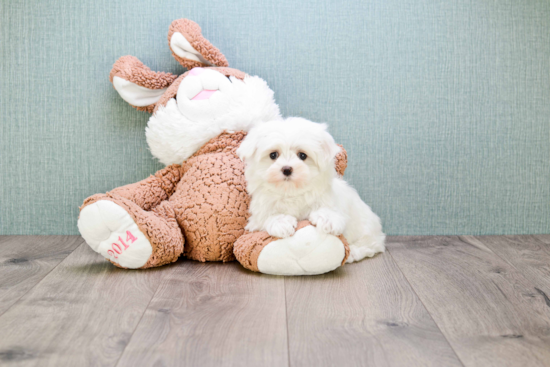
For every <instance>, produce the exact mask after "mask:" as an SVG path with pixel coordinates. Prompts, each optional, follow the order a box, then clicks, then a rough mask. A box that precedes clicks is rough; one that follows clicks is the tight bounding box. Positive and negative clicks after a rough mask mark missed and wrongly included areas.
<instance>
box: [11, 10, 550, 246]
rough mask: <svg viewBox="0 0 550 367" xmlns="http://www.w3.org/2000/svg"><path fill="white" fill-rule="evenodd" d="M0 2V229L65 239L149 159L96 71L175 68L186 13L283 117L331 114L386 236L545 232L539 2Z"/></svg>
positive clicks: (549, 183)
mask: <svg viewBox="0 0 550 367" xmlns="http://www.w3.org/2000/svg"><path fill="white" fill-rule="evenodd" d="M0 6H1V12H0V19H1V25H0V26H1V32H0V58H1V59H0V63H1V64H0V65H1V75H0V76H1V78H0V85H1V91H0V93H1V95H0V113H1V114H0V116H1V117H0V118H1V128H0V132H1V136H0V144H1V146H0V175H1V181H0V184H1V186H0V233H1V234H77V233H78V231H77V228H76V219H77V216H78V206H79V205H80V204H81V202H82V200H83V199H84V198H86V197H87V196H89V195H91V194H94V193H97V192H105V191H107V190H110V189H112V188H114V187H117V186H120V185H123V184H127V183H131V182H135V181H138V180H140V179H143V178H145V177H147V176H148V175H149V174H151V173H154V172H155V171H156V170H157V169H159V168H161V165H160V164H159V163H156V162H155V161H154V160H153V158H152V157H151V155H150V153H149V151H148V149H147V145H146V142H145V134H144V128H145V125H146V122H147V119H148V115H147V114H145V113H141V112H137V111H135V110H133V109H132V108H131V107H130V106H128V105H127V104H126V103H125V102H123V101H122V99H121V98H120V97H119V96H118V95H117V94H116V92H115V91H114V89H113V88H112V87H111V85H110V83H109V80H108V75H109V70H110V68H111V66H112V64H113V63H114V61H115V60H116V59H117V58H118V57H120V56H122V55H127V54H130V55H135V56H137V57H139V58H140V59H141V60H142V61H143V62H145V63H146V64H147V65H149V66H150V67H151V68H152V69H153V70H161V71H170V72H174V73H181V72H182V70H183V69H182V68H181V67H180V66H179V65H178V64H177V63H176V62H175V61H174V60H173V58H172V57H171V54H170V51H169V49H168V45H167V40H166V35H167V31H168V26H169V24H170V22H171V21H172V20H174V19H177V18H184V17H186V18H189V19H192V20H195V21H196V22H198V23H199V24H200V25H201V26H202V28H203V33H204V34H205V35H206V37H207V38H208V39H210V40H211V41H212V43H213V44H214V45H216V46H218V47H219V48H220V49H221V50H222V51H223V52H224V53H225V55H226V56H227V59H228V60H229V62H230V65H231V66H233V67H235V68H238V69H241V70H243V71H246V72H248V73H249V74H257V75H260V76H261V77H262V78H264V79H265V80H267V82H268V83H269V84H270V86H271V87H272V89H273V90H274V91H275V94H276V98H277V100H278V102H279V103H280V106H281V110H282V112H283V113H284V114H285V115H299V116H303V117H307V118H309V119H312V120H315V121H323V122H327V123H329V125H330V126H331V131H332V132H333V134H334V135H335V137H336V139H337V140H338V141H339V142H341V143H342V144H344V145H345V147H346V148H347V150H348V152H349V160H350V164H349V168H348V171H347V173H346V176H347V178H348V180H349V181H350V182H351V183H352V184H353V185H354V186H355V187H356V188H357V189H358V191H359V192H360V194H361V196H362V197H363V198H364V200H365V201H366V202H367V203H369V204H370V205H371V206H372V207H373V209H374V210H375V212H377V213H378V214H379V215H380V217H381V218H382V220H383V223H384V226H385V229H386V231H387V233H388V234H411V235H412V234H466V233H471V234H510V233H549V232H550V2H548V1H545V0H538V1H537V0H525V1H516V0H503V1H485V0H481V1H470V0H457V1H435V0H351V1H348V0H337V1H320V0H316V1H296V0H269V1H267V0H262V1H244V0H238V1H233V2H229V1H209V0H201V1H182V0H178V1H163V2H161V1H159V2H152V1H142V0H139V1H135V0H122V1H116V2H114V1H111V0H108V1H107V0H96V1H88V2H87V3H84V2H80V1H60V0H44V1H31V2H29V1H22V0H17V1H13V0H10V1H2V3H1V5H0Z"/></svg>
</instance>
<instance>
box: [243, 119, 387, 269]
mask: <svg viewBox="0 0 550 367" xmlns="http://www.w3.org/2000/svg"><path fill="white" fill-rule="evenodd" d="M339 150H340V148H339V147H338V146H337V145H336V143H335V142H334V139H333V138H332V136H331V135H330V134H329V133H328V132H327V131H326V125H324V124H317V123H314V122H311V121H308V120H305V119H302V118H288V119H286V120H284V121H270V122H267V123H265V124H261V125H257V126H256V127H254V128H253V129H252V130H251V131H250V133H249V134H248V136H247V137H246V138H245V140H244V141H243V143H242V144H241V146H240V147H239V149H238V150H237V154H239V156H240V157H241V159H243V160H244V161H245V163H246V169H245V176H246V179H247V189H248V192H249V193H250V195H251V202H250V214H251V216H250V218H249V222H248V225H247V227H246V229H247V230H249V231H262V230H265V231H267V232H268V233H269V234H270V235H272V236H275V237H280V238H285V237H288V236H291V235H292V234H293V233H294V230H295V227H296V225H295V220H297V221H299V220H304V219H308V220H309V221H311V222H312V223H313V224H315V225H316V226H317V228H318V229H319V230H320V231H322V232H324V233H327V234H333V235H339V234H343V235H344V236H345V237H346V239H347V240H348V242H349V244H350V257H349V258H348V262H353V261H358V260H361V259H363V258H364V257H367V256H368V257H371V256H373V255H374V254H376V253H378V252H383V251H384V249H385V246H384V240H385V235H384V233H383V232H382V225H381V223H380V218H378V216H377V215H376V214H374V213H373V212H372V210H371V209H370V207H369V206H368V205H367V204H365V203H364V202H363V201H362V200H361V198H360V197H359V195H358V194H357V192H356V191H355V190H354V189H353V188H352V187H350V186H349V185H348V184H347V183H346V182H345V181H344V180H343V179H342V178H339V177H337V174H336V170H335V168H334V160H335V156H336V154H337V153H338V152H339ZM273 152H277V153H278V157H277V158H276V159H275V160H273V159H272V158H271V157H270V153H273ZM299 153H305V154H307V158H306V159H305V160H301V159H300V158H299ZM283 167H292V170H293V171H292V174H291V175H290V176H285V175H284V174H283V172H282V170H283ZM289 217H290V218H294V220H291V219H289Z"/></svg>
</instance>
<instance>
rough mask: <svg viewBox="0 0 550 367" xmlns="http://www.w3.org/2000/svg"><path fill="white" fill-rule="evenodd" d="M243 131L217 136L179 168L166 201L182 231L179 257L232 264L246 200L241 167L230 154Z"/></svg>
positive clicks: (247, 197) (242, 226)
mask: <svg viewBox="0 0 550 367" xmlns="http://www.w3.org/2000/svg"><path fill="white" fill-rule="evenodd" d="M245 135H246V133H244V132H236V133H232V134H230V133H223V134H221V135H219V136H218V137H216V138H214V139H212V140H210V141H209V142H208V143H207V144H206V145H205V146H203V147H202V148H201V149H200V150H199V151H198V152H197V153H195V154H194V155H193V156H192V157H191V158H189V159H188V160H187V161H186V162H184V164H183V165H182V170H183V171H184V172H185V173H184V175H183V177H182V180H181V181H180V183H179V184H178V187H177V190H176V192H175V193H174V195H172V197H171V198H170V202H171V203H172V206H173V207H174V210H175V212H176V218H177V220H178V223H179V225H180V227H182V228H183V229H184V233H185V239H186V246H185V255H186V256H187V257H189V258H191V259H194V260H198V261H224V262H225V261H232V260H234V259H235V256H234V255H233V244H234V243H235V241H236V240H237V239H238V238H239V237H240V236H241V235H242V234H243V233H244V227H245V226H246V223H247V220H248V216H249V214H248V206H249V202H250V198H249V196H248V193H247V192H246V182H245V179H244V164H243V162H242V161H241V160H240V159H239V158H238V157H237V155H236V153H235V151H236V149H237V148H238V146H239V144H240V142H241V141H242V139H244V137H245Z"/></svg>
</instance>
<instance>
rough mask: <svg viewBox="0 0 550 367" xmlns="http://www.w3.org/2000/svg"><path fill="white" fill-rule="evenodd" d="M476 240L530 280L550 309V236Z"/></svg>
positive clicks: (483, 237)
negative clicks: (546, 300)
mask: <svg viewBox="0 0 550 367" xmlns="http://www.w3.org/2000/svg"><path fill="white" fill-rule="evenodd" d="M476 238H477V239H478V240H479V241H481V242H483V243H484V244H485V245H487V247H489V248H490V249H491V250H493V252H494V253H495V254H497V255H498V256H500V257H501V258H502V259H504V260H506V261H507V262H508V263H509V264H511V265H512V266H514V267H515V268H516V269H517V270H519V272H520V273H522V274H523V275H524V276H525V278H527V279H529V281H530V282H531V283H533V284H534V285H535V287H536V288H535V291H536V292H537V293H539V294H540V295H541V296H543V297H544V298H545V299H548V306H549V307H550V298H549V297H550V235H538V236H482V237H476Z"/></svg>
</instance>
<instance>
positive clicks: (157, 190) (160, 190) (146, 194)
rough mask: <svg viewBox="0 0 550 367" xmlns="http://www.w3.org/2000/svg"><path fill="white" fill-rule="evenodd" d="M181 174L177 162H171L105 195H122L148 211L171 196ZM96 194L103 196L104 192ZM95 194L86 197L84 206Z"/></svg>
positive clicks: (181, 171)
mask: <svg viewBox="0 0 550 367" xmlns="http://www.w3.org/2000/svg"><path fill="white" fill-rule="evenodd" d="M182 176H183V170H182V167H181V166H180V165H179V164H173V165H171V166H168V167H165V168H163V169H161V170H159V171H158V172H157V173H155V174H154V175H151V176H149V177H148V178H146V179H145V180H141V181H139V182H136V183H133V184H129V185H125V186H121V187H118V188H116V189H114V190H111V191H109V192H108V193H107V195H108V196H118V197H123V198H125V199H128V200H130V201H132V202H133V203H135V204H137V205H138V206H139V207H140V208H142V209H144V210H146V211H150V210H153V209H154V208H155V207H156V206H157V205H159V204H160V203H161V202H163V201H165V200H167V199H169V198H170V196H172V194H173V193H174V191H175V190H176V186H177V185H178V182H179V181H180V180H181V177H182ZM97 195H102V196H103V195H104V194H97ZM95 196H96V195H93V196H90V197H89V198H88V199H86V200H85V201H84V205H83V206H86V204H87V202H88V201H95V199H96V198H95Z"/></svg>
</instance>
